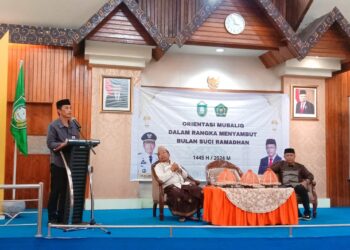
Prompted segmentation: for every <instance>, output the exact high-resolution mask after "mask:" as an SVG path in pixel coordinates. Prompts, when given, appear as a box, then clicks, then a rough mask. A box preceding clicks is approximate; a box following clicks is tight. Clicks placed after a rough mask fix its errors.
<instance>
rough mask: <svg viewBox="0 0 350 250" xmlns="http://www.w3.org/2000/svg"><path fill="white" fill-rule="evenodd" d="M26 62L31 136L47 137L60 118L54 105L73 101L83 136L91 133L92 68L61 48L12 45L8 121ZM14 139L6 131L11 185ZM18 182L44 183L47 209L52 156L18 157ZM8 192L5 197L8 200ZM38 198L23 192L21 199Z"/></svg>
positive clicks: (7, 177)
mask: <svg viewBox="0 0 350 250" xmlns="http://www.w3.org/2000/svg"><path fill="white" fill-rule="evenodd" d="M21 59H23V60H24V74H25V95H26V99H27V117H28V119H27V122H28V124H27V126H28V135H41V136H42V135H44V136H45V135H46V133H47V126H48V124H49V123H50V122H51V121H52V120H54V119H56V118H57V112H56V105H55V102H56V101H57V100H58V99H62V98H70V99H71V103H72V108H73V115H74V116H75V117H76V118H77V120H78V121H79V122H80V124H81V125H82V134H83V136H84V137H86V138H89V137H90V130H91V127H90V126H91V84H92V83H91V77H92V76H91V68H90V67H89V66H88V64H87V62H86V61H85V60H84V59H83V58H81V57H74V56H73V50H71V49H67V48H60V47H50V46H36V45H20V44H10V48H9V69H8V72H9V80H8V100H9V103H8V110H9V112H8V121H7V124H8V126H9V122H10V115H11V110H12V102H13V99H14V95H15V88H16V81H17V75H18V70H19V61H20V60H21ZM13 147H14V143H13V138H12V136H11V134H10V132H9V129H8V132H7V141H6V173H5V182H6V183H12V169H13V168H12V166H13ZM17 168H18V172H17V176H18V178H17V183H37V182H39V181H43V182H44V183H45V192H44V196H45V197H44V198H45V204H44V205H45V206H46V201H47V195H48V190H49V176H50V168H49V155H29V156H28V157H24V156H22V155H19V156H18V165H17ZM9 195H10V194H9V192H7V193H6V197H7V198H9V197H10V196H9ZM28 196H29V197H31V198H32V197H35V194H34V193H33V191H29V192H28V191H23V192H22V191H21V192H19V193H18V197H21V198H23V197H27V198H28Z"/></svg>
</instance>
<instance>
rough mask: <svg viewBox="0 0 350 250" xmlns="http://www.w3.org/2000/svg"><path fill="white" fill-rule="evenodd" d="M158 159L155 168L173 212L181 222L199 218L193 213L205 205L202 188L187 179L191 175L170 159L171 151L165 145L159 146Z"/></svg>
mask: <svg viewBox="0 0 350 250" xmlns="http://www.w3.org/2000/svg"><path fill="white" fill-rule="evenodd" d="M158 159H159V161H158V162H156V163H154V170H155V173H156V175H157V177H158V178H159V179H160V181H162V183H163V189H164V192H165V193H166V194H167V204H168V206H169V209H170V211H171V213H172V214H173V215H177V216H180V218H179V221H181V222H183V221H185V220H186V218H188V219H191V220H198V219H197V218H195V217H193V214H195V213H196V212H197V210H198V209H200V208H201V207H202V205H203V192H202V188H200V187H199V186H197V185H194V184H192V183H191V182H188V181H185V179H187V178H188V177H189V175H188V173H187V172H186V170H185V169H183V168H182V167H180V166H179V165H178V164H177V163H175V162H172V161H171V160H170V154H169V151H168V150H167V149H166V148H165V147H163V146H160V147H158Z"/></svg>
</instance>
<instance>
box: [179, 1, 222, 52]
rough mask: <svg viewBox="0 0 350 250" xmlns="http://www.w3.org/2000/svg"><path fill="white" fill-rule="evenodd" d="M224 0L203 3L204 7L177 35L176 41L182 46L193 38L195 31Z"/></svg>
mask: <svg viewBox="0 0 350 250" xmlns="http://www.w3.org/2000/svg"><path fill="white" fill-rule="evenodd" d="M222 1H223V0H217V1H216V2H215V3H211V2H210V1H209V0H208V1H207V2H206V3H205V4H203V6H202V8H201V9H200V10H199V11H198V12H197V13H196V15H195V16H194V17H193V19H192V20H191V22H190V23H188V24H187V25H186V27H185V28H184V29H183V30H182V31H181V32H180V33H179V34H178V35H177V36H176V37H175V43H176V44H177V45H178V46H179V47H182V46H183V45H184V44H185V42H186V41H187V40H188V39H190V38H191V36H192V35H193V33H194V32H195V31H196V30H197V29H198V28H199V27H200V26H201V25H202V24H203V23H204V22H205V21H206V20H207V18H208V17H209V16H210V15H211V14H212V13H213V12H214V11H215V10H216V8H217V7H218V6H219V5H220V4H221V3H222Z"/></svg>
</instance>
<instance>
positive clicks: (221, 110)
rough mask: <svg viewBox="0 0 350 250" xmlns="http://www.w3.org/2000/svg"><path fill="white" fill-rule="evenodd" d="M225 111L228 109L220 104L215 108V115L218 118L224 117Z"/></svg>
mask: <svg viewBox="0 0 350 250" xmlns="http://www.w3.org/2000/svg"><path fill="white" fill-rule="evenodd" d="M227 110H228V108H227V107H226V106H225V105H224V104H222V103H220V104H219V105H217V106H216V107H215V114H216V116H218V117H226V115H227Z"/></svg>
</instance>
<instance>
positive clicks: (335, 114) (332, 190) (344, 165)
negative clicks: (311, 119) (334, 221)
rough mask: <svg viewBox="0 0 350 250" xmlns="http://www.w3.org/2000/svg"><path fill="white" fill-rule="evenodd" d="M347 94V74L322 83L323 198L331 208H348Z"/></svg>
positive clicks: (349, 89) (349, 196) (349, 87)
mask: <svg viewBox="0 0 350 250" xmlns="http://www.w3.org/2000/svg"><path fill="white" fill-rule="evenodd" d="M349 91H350V73H349V72H345V73H341V74H337V75H335V76H333V77H332V78H331V79H328V80H327V81H326V159H327V195H328V196H329V197H330V198H331V205H332V206H349V205H350V182H349V181H348V178H349V108H348V97H349V96H350V95H349Z"/></svg>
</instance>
